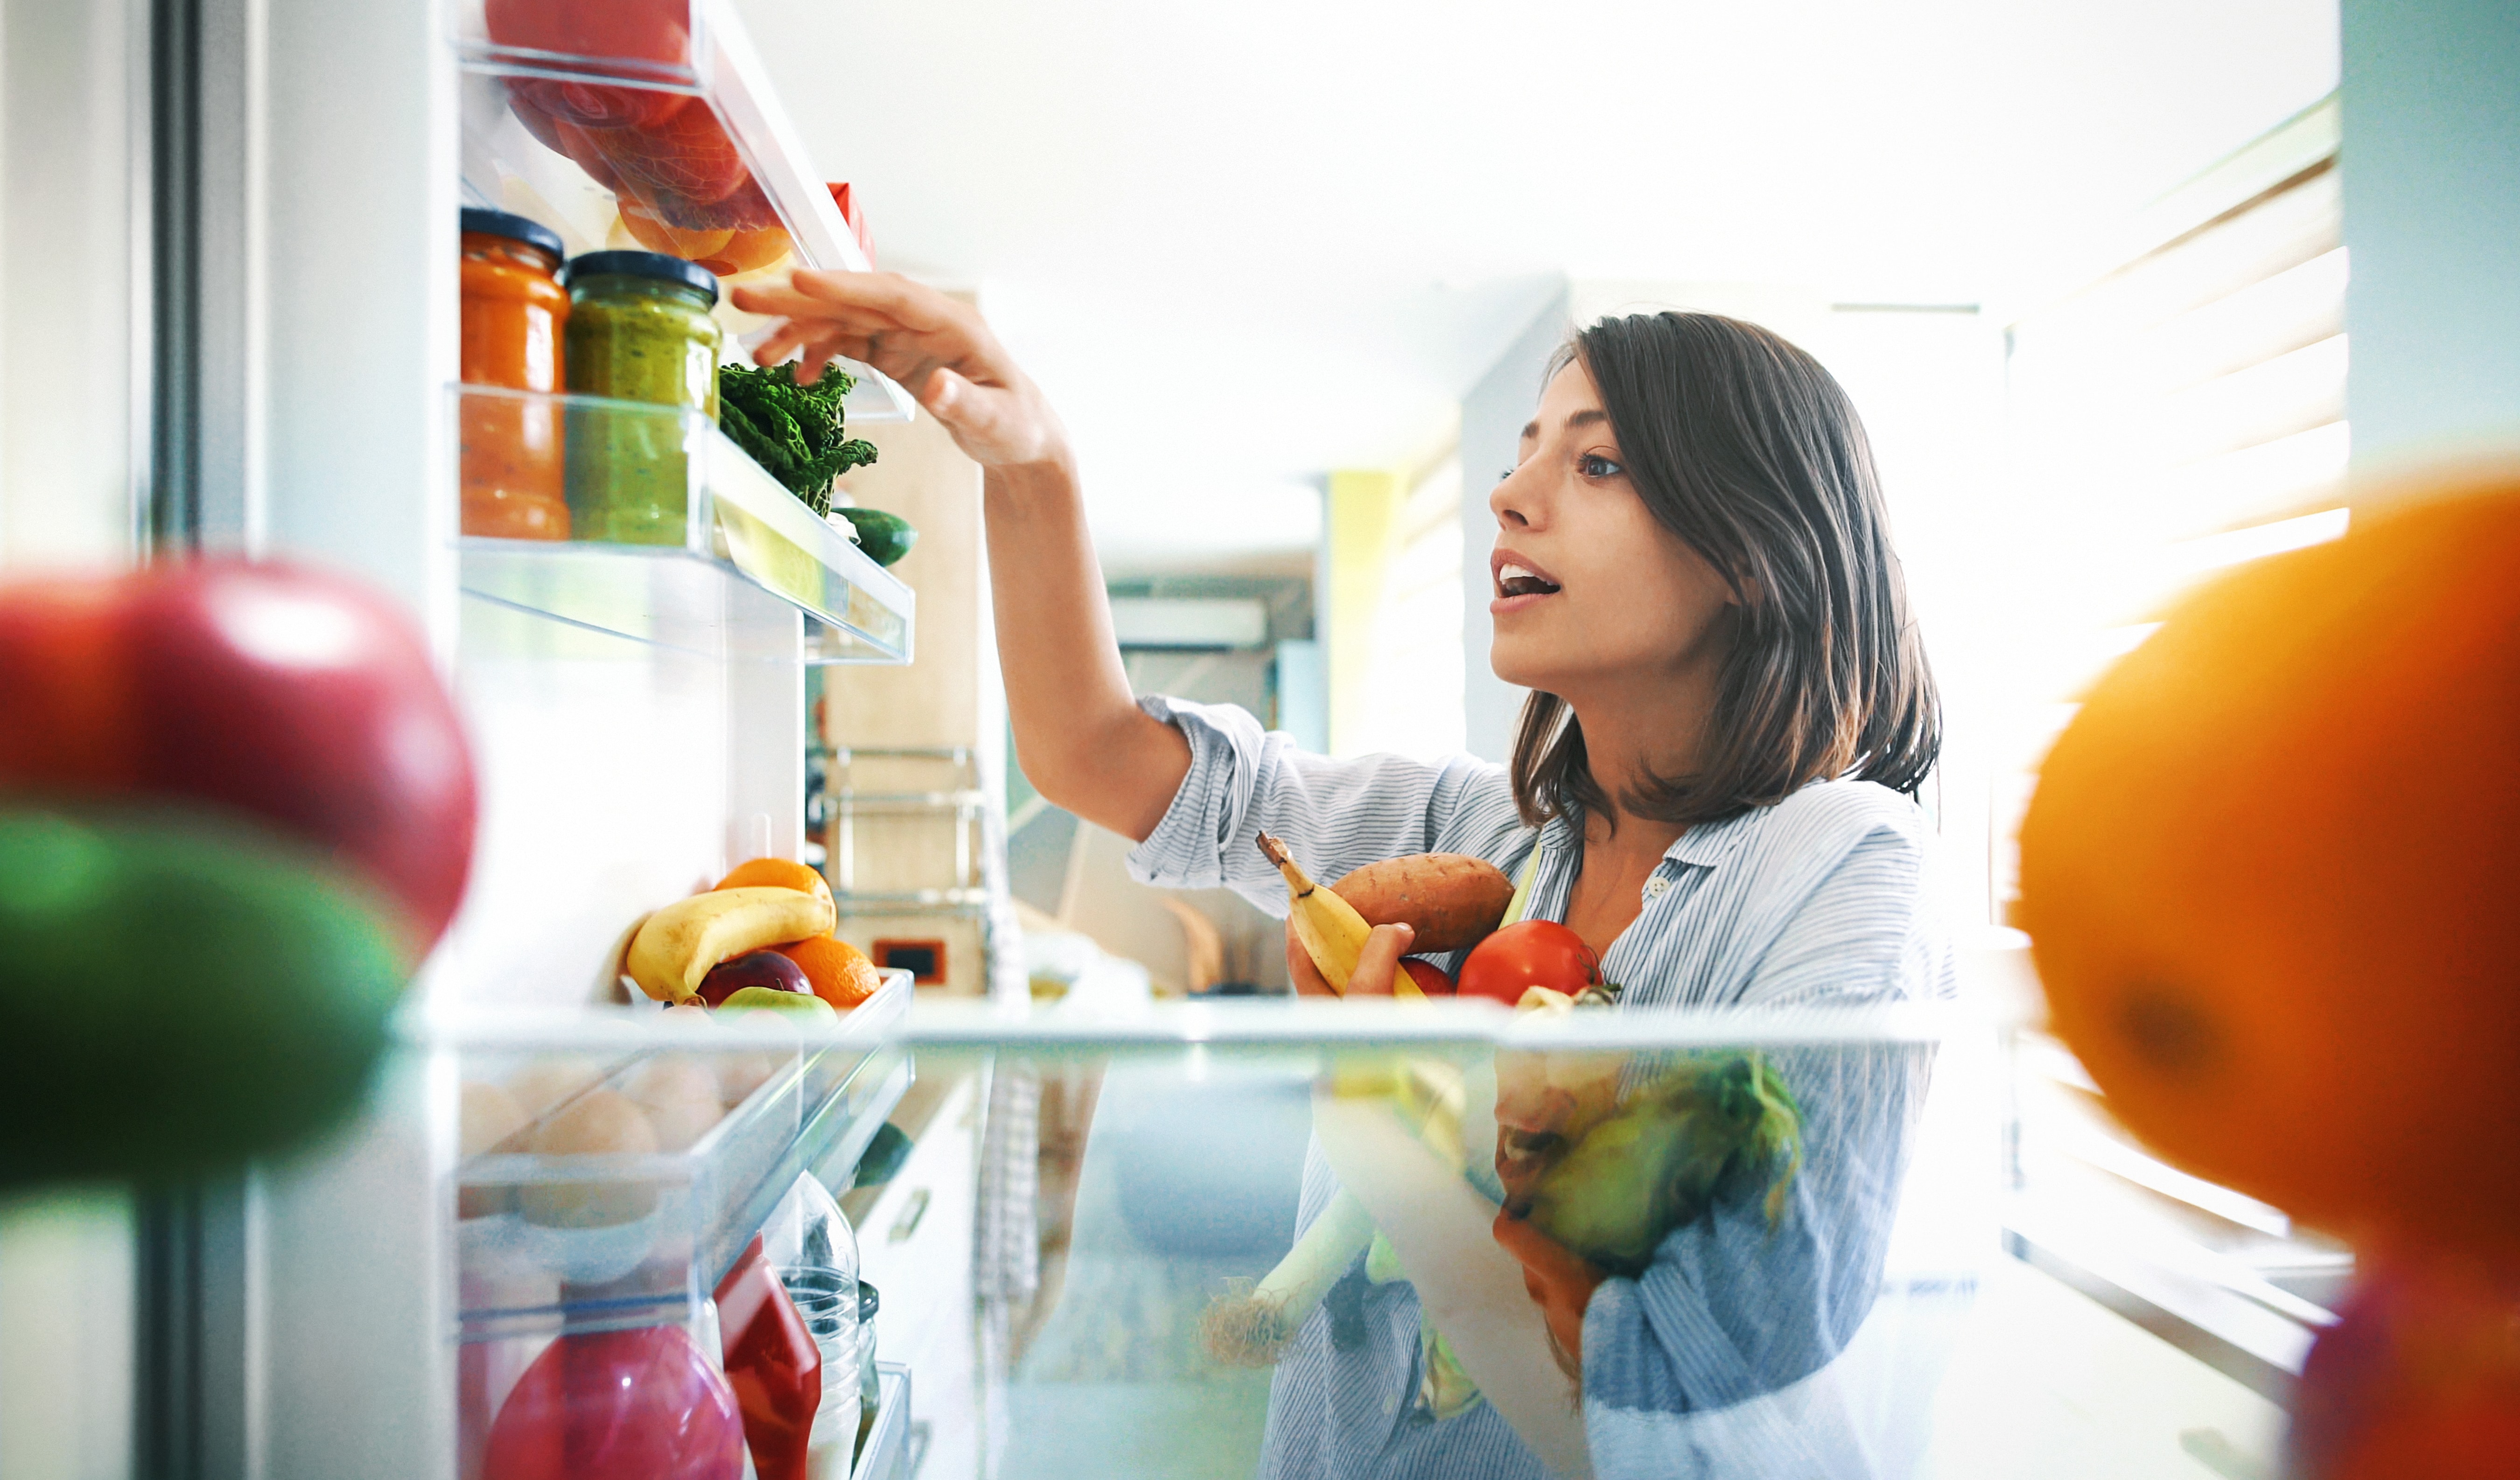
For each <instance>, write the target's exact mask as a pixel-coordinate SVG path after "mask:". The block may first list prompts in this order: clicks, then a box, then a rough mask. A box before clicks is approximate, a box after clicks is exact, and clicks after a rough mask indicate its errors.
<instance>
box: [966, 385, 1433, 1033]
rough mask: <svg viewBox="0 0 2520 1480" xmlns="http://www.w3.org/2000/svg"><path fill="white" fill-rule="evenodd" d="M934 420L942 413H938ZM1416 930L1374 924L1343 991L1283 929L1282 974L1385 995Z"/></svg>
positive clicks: (1308, 989) (1328, 993)
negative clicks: (1283, 972) (1284, 940)
mask: <svg viewBox="0 0 2520 1480" xmlns="http://www.w3.org/2000/svg"><path fill="white" fill-rule="evenodd" d="M938 420H940V421H942V420H944V414H943V413H941V412H940V413H938ZM1417 938H1418V932H1417V931H1415V930H1413V929H1411V928H1410V927H1409V926H1407V925H1376V926H1374V927H1373V933H1372V934H1370V935H1368V936H1367V937H1366V938H1365V949H1364V950H1362V951H1360V952H1358V953H1357V958H1356V971H1355V973H1354V974H1353V975H1351V976H1349V977H1348V979H1347V990H1346V991H1345V992H1344V993H1341V992H1337V991H1333V990H1332V989H1331V987H1330V984H1329V981H1328V978H1326V977H1324V976H1323V975H1322V972H1321V968H1320V967H1319V966H1316V965H1314V964H1313V954H1312V953H1311V952H1310V951H1307V950H1305V949H1304V945H1303V942H1302V941H1300V940H1298V939H1296V938H1295V932H1294V930H1293V928H1292V927H1289V928H1288V929H1287V931H1286V975H1287V976H1288V977H1289V978H1291V979H1292V980H1293V981H1294V983H1295V992H1296V994H1297V995H1298V996H1303V997H1340V996H1346V997H1389V996H1390V995H1391V979H1392V977H1394V976H1396V975H1398V974H1399V971H1400V958H1402V957H1403V956H1406V955H1408V954H1409V943H1410V942H1411V941H1413V940H1415V939H1417Z"/></svg>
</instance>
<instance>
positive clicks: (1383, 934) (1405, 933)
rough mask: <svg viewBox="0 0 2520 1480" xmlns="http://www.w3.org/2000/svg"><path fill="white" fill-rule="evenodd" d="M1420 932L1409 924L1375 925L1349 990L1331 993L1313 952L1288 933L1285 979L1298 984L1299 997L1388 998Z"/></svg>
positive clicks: (1366, 939)
mask: <svg viewBox="0 0 2520 1480" xmlns="http://www.w3.org/2000/svg"><path fill="white" fill-rule="evenodd" d="M1417 938H1418V932H1417V931H1416V930H1414V929H1412V928H1410V927H1409V926H1407V925H1376V926H1374V927H1373V933H1371V934H1369V935H1368V936H1366V938H1365V949H1364V950H1362V951H1360V952H1358V953H1357V957H1356V971H1355V974H1353V975H1351V976H1349V977H1348V979H1347V991H1346V992H1345V993H1344V994H1342V993H1338V992H1334V991H1331V990H1330V984H1329V983H1328V981H1326V980H1324V979H1323V977H1322V970H1321V967H1319V966H1316V965H1314V964H1313V956H1312V953H1311V952H1309V951H1307V950H1305V949H1304V943H1303V942H1302V941H1300V940H1297V939H1296V938H1295V932H1294V930H1293V929H1292V928H1291V927H1289V928H1288V929H1287V931H1286V978H1287V980H1289V981H1292V982H1293V983H1294V984H1295V995H1296V996H1298V997H1338V996H1342V995H1344V996H1348V997H1389V996H1390V995H1391V981H1392V978H1393V977H1395V976H1398V975H1399V974H1400V958H1402V957H1404V956H1406V955H1408V954H1409V945H1410V942H1412V941H1414V940H1416V939H1417Z"/></svg>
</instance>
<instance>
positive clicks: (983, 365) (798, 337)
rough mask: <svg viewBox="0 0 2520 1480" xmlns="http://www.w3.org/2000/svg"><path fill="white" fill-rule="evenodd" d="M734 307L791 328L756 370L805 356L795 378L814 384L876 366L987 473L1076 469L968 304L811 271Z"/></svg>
mask: <svg viewBox="0 0 2520 1480" xmlns="http://www.w3.org/2000/svg"><path fill="white" fill-rule="evenodd" d="M734 303H735V306H736V307H738V308H741V309H742V310H743V311H744V312H746V313H758V314H771V315H776V316H778V317H780V318H782V319H784V320H785V321H786V322H784V323H782V324H781V325H779V327H778V328H776V329H774V330H772V331H771V333H770V337H769V338H767V339H764V340H762V341H761V344H760V347H758V348H756V349H755V350H753V352H752V358H753V360H754V362H755V363H757V364H761V365H775V364H777V363H778V362H779V361H781V360H784V359H786V358H787V356H788V354H789V353H791V352H793V351H796V350H802V351H803V352H804V363H803V364H801V365H799V366H798V367H797V372H796V378H797V380H798V381H803V382H807V383H811V382H812V381H815V380H816V379H818V378H820V377H821V375H822V373H823V367H824V366H826V365H828V364H830V363H831V362H832V360H833V359H836V358H847V359H852V360H856V361H858V362H859V363H861V364H865V365H872V366H874V367H875V368H876V369H877V370H880V371H882V372H883V373H884V374H885V375H887V376H890V377H891V378H892V379H893V380H894V381H898V382H900V383H901V384H902V385H903V386H905V387H907V388H908V389H909V391H910V393H911V394H913V395H915V396H917V397H918V398H919V404H921V405H922V406H924V407H926V408H927V411H928V414H929V415H931V416H933V417H935V418H936V420H937V421H938V422H939V423H940V424H942V425H943V426H944V427H945V429H946V430H948V431H950V432H952V433H953V434H954V440H955V442H956V444H958V445H959V446H961V447H962V449H963V450H964V451H965V452H966V453H967V454H969V455H970V458H971V460H972V461H973V462H975V463H978V464H979V465H980V466H981V467H983V468H1019V467H1026V466H1031V465H1036V464H1043V463H1061V464H1063V463H1066V462H1067V461H1068V460H1069V455H1068V448H1067V431H1066V428H1065V427H1063V426H1060V425H1059V422H1058V416H1057V413H1055V412H1053V411H1052V410H1051V409H1050V403H1049V402H1048V401H1047V400H1045V399H1043V397H1042V394H1041V391H1040V389H1039V388H1038V387H1036V386H1035V385H1034V384H1033V383H1032V381H1031V378H1029V377H1027V376H1026V375H1025V374H1024V373H1023V372H1022V371H1021V370H1020V369H1018V368H1017V367H1016V365H1015V363H1014V361H1013V359H1012V357H1010V356H1009V355H1008V354H1007V350H1006V346H1005V345H1003V344H1000V343H999V342H998V336H996V335H994V334H991V333H990V332H989V326H988V323H987V321H986V320H984V319H982V318H981V317H980V311H979V310H978V309H976V308H973V307H972V306H971V305H970V304H968V303H965V302H963V301H961V300H959V299H957V298H953V297H949V296H947V295H946V294H944V293H942V292H937V291H936V290H935V289H933V288H929V287H927V286H926V285H924V284H922V283H914V282H912V281H911V280H909V279H908V278H905V277H902V276H901V275H900V274H898V273H889V272H818V271H814V270H812V269H809V268H799V269H798V270H797V271H795V272H794V273H792V274H790V275H789V277H788V281H787V286H785V287H778V286H767V285H765V286H759V287H745V288H738V289H737V290H736V291H735V294H734Z"/></svg>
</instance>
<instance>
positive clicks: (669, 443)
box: [561, 251, 724, 545]
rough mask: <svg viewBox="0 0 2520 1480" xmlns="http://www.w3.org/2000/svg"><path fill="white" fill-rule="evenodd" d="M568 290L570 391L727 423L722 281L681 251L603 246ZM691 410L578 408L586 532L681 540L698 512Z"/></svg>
mask: <svg viewBox="0 0 2520 1480" xmlns="http://www.w3.org/2000/svg"><path fill="white" fill-rule="evenodd" d="M561 277H562V282H563V283H564V284H566V285H567V288H568V332H567V345H566V348H567V364H568V388H569V389H570V390H572V391H576V392H578V393H579V394H581V395H593V396H607V397H610V398H611V399H614V400H620V401H645V402H648V403H650V404H652V405H656V406H670V407H674V408H677V410H678V411H680V412H683V413H689V412H698V413H700V414H702V415H704V416H706V417H707V418H708V419H709V420H710V421H712V422H714V421H716V420H717V360H718V350H719V347H720V345H721V343H722V342H723V338H724V336H723V333H722V331H721V330H720V329H719V327H718V322H717V320H716V318H714V317H713V316H712V315H711V314H710V313H709V309H710V308H711V307H712V306H714V305H715V304H716V302H717V279H716V278H714V277H712V276H711V275H710V274H709V272H708V270H707V269H705V268H702V267H698V266H695V265H694V264H692V263H690V262H686V261H684V260H683V259H681V258H680V257H669V256H665V255H663V254H662V253H660V252H652V251H595V252H588V253H587V254H586V255H584V256H581V257H577V258H574V259H572V260H571V261H570V262H569V264H568V266H567V267H566V268H564V269H563V270H562V275H561ZM688 420H689V419H688V417H687V416H685V415H674V416H665V415H658V414H655V413H642V412H637V411H632V410H630V409H628V408H621V409H618V410H615V409H611V408H604V407H588V406H576V407H572V408H570V411H569V415H568V509H569V516H570V519H571V520H572V521H573V524H574V528H575V531H576V537H577V538H578V539H581V540H605V541H610V542H613V543H618V544H630V545H680V544H682V543H683V542H684V538H685V521H686V519H687V517H688V516H689V512H690V501H691V462H690V455H689V451H688V446H687V444H688V441H689V436H688V432H689V427H688V426H687V423H688Z"/></svg>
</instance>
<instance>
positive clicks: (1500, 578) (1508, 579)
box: [1488, 550, 1559, 616]
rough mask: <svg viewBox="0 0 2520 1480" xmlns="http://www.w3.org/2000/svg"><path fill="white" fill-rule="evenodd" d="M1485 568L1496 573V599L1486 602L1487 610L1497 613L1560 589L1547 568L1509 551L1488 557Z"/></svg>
mask: <svg viewBox="0 0 2520 1480" xmlns="http://www.w3.org/2000/svg"><path fill="white" fill-rule="evenodd" d="M1488 569H1489V571H1490V572H1491V573H1492V574H1493V575H1494V576H1495V577H1496V600H1494V601H1492V602H1490V603H1488V611H1489V612H1490V613H1491V614H1493V615H1496V616H1503V615H1505V614H1506V613H1507V612H1508V611H1520V610H1521V609H1523V608H1524V607H1526V606H1531V605H1537V604H1539V603H1540V602H1542V601H1545V600H1547V599H1548V598H1550V597H1553V596H1555V595H1556V594H1557V592H1558V589H1559V588H1558V585H1557V583H1556V582H1555V581H1553V580H1552V579H1550V578H1549V573H1548V572H1547V571H1545V570H1542V569H1541V568H1540V567H1538V566H1537V565H1534V564H1532V563H1531V562H1530V561H1526V560H1524V559H1523V558H1522V557H1520V556H1518V555H1515V554H1513V553H1512V552H1510V551H1505V550H1500V551H1498V552H1497V553H1496V554H1495V555H1493V556H1491V557H1489V559H1488Z"/></svg>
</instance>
